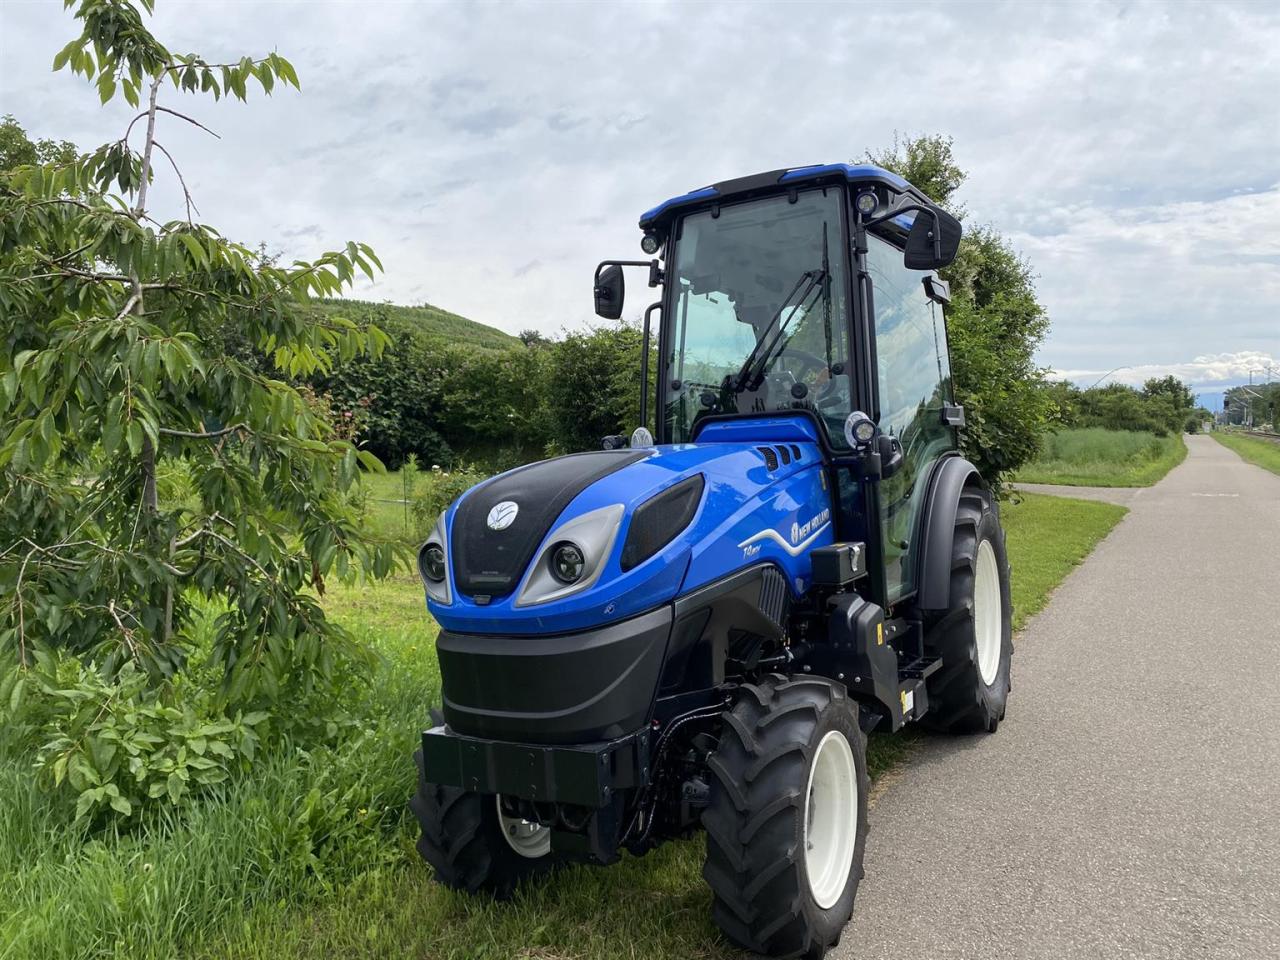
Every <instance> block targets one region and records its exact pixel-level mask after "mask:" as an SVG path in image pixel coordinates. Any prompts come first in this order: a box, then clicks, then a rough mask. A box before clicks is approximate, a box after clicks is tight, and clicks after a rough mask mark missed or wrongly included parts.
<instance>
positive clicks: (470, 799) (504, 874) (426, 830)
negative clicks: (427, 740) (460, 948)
mask: <svg viewBox="0 0 1280 960" xmlns="http://www.w3.org/2000/svg"><path fill="white" fill-rule="evenodd" d="M413 759H414V762H415V763H416V764H417V766H418V789H417V791H416V792H415V793H414V795H413V797H412V799H410V801H409V809H410V810H412V811H413V814H414V816H415V817H416V818H417V820H418V825H419V826H420V827H421V828H422V836H421V837H419V839H418V853H420V854H421V855H422V859H424V860H426V861H427V863H428V864H430V865H431V868H432V869H433V870H434V871H435V875H436V879H437V880H439V881H440V882H441V883H443V884H444V885H445V886H447V887H451V888H453V889H454V890H462V891H465V892H466V893H473V894H474V893H489V894H492V895H494V896H495V897H498V898H499V899H506V898H507V897H510V896H511V894H512V893H513V892H515V888H516V887H517V886H518V885H519V884H520V883H521V882H522V881H524V880H527V879H530V878H533V877H536V876H539V875H540V874H543V873H546V872H547V871H548V870H550V869H551V867H552V866H553V865H554V863H555V858H554V855H553V854H552V853H551V842H550V841H551V836H550V830H549V829H548V828H546V827H535V826H533V825H531V824H528V823H525V822H524V821H522V820H519V819H517V818H515V817H511V816H507V815H506V814H504V813H503V811H502V806H501V799H500V798H499V797H497V796H495V795H494V794H491V793H469V792H468V791H466V790H462V789H460V788H458V787H446V786H443V785H442V784H438V783H428V782H427V778H426V776H425V775H424V773H423V768H422V751H421V750H418V751H415V752H414V755H413Z"/></svg>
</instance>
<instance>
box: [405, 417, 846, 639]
mask: <svg viewBox="0 0 1280 960" xmlns="http://www.w3.org/2000/svg"><path fill="white" fill-rule="evenodd" d="M797 441H800V442H785V443H782V442H771V443H767V444H766V443H761V442H743V441H739V440H737V439H736V438H735V439H732V440H729V439H726V440H718V441H715V442H699V443H691V444H678V445H663V446H657V447H649V448H644V449H639V450H618V451H598V452H593V453H586V454H575V455H571V456H567V457H558V458H555V459H552V460H546V461H542V462H540V463H535V464H530V465H529V466H526V467H520V468H518V469H516V470H512V471H509V472H508V473H504V474H500V475H499V476H497V477H494V478H492V479H490V480H487V481H485V482H484V483H482V484H479V485H477V486H475V487H473V488H472V489H471V490H469V491H468V492H467V493H465V494H464V495H463V496H462V497H461V498H460V499H459V500H458V501H457V502H456V503H455V504H454V505H453V506H452V507H450V508H449V510H448V511H447V512H446V515H445V520H444V524H445V529H444V541H445V543H446V544H447V549H446V567H447V576H448V578H449V584H448V586H449V595H450V602H449V603H441V602H437V601H436V600H435V599H429V600H428V606H429V608H430V611H431V613H432V615H433V616H434V617H435V618H436V620H437V621H438V622H439V623H440V624H441V625H442V626H444V627H445V628H446V629H449V630H453V631H460V632H468V633H491V634H513V633H540V632H553V631H554V632H559V633H564V632H566V631H571V630H576V629H586V628H589V627H595V626H599V625H601V624H604V623H609V622H612V621H616V620H620V619H623V618H625V617H629V616H633V615H635V614H637V613H641V612H643V611H645V610H650V609H653V608H654V607H656V606H659V605H661V604H662V603H665V602H668V601H670V600H672V599H674V598H675V597H677V596H679V595H680V594H681V593H683V592H686V591H688V590H691V589H695V588H696V587H698V586H701V585H704V584H706V583H709V582H711V581H712V580H716V579H719V578H720V577H722V576H725V575H726V574H729V573H732V572H733V571H734V570H736V569H738V568H740V567H743V566H748V565H751V564H755V563H759V562H761V561H764V560H769V559H773V560H774V561H775V562H776V563H777V564H778V565H779V567H781V568H782V570H783V572H784V573H785V574H787V578H788V582H789V583H790V584H791V586H792V589H793V591H795V592H803V590H804V589H805V586H806V582H807V578H808V575H809V567H808V561H807V551H808V550H809V549H810V548H811V547H813V546H821V545H823V544H824V543H830V542H831V540H832V536H831V522H830V520H831V510H830V496H829V494H828V493H827V489H826V487H827V485H826V480H825V475H824V473H823V468H822V457H821V454H820V452H819V449H818V446H817V444H816V443H814V442H812V441H811V440H809V439H808V438H801V437H797ZM695 477H696V478H700V479H701V484H700V487H701V496H700V498H699V499H698V500H697V502H696V503H689V504H687V506H688V507H689V508H690V512H691V516H690V517H689V519H688V522H687V523H686V524H685V526H684V527H683V529H681V530H680V531H679V532H677V533H676V534H675V535H674V537H673V538H672V539H670V541H669V542H667V543H666V544H665V546H663V547H661V549H658V550H657V552H656V553H653V555H652V556H648V557H647V559H644V560H642V561H641V562H639V563H629V562H627V559H624V556H623V553H624V548H625V546H626V544H627V542H628V537H629V536H631V535H632V533H633V529H632V528H633V526H636V527H637V529H636V530H635V531H634V532H635V533H636V535H637V536H640V535H641V534H642V532H643V531H641V530H640V529H639V525H638V524H637V523H633V521H637V520H639V523H640V524H644V523H652V522H653V519H654V515H655V514H658V515H662V514H664V508H665V506H666V501H663V502H661V503H659V504H655V507H656V508H657V509H656V510H655V509H650V510H649V511H642V513H641V517H640V518H637V511H638V510H639V509H640V508H641V507H642V506H644V504H646V503H648V502H649V501H650V500H651V499H653V498H654V497H658V496H660V495H662V494H663V493H664V492H665V491H668V490H670V488H672V487H675V486H676V485H678V484H682V483H684V482H685V481H689V480H690V479H691V478H695ZM698 486H699V485H698V484H696V483H694V484H689V485H687V486H686V488H685V489H687V490H688V489H696V488H697V487H698ZM673 492H674V491H673ZM665 514H666V516H667V519H668V522H670V511H665ZM588 515H592V516H591V517H588ZM687 515H688V514H686V513H682V514H681V519H683V517H684V516H687ZM584 517H585V518H587V520H585V521H583V520H582V518H584ZM598 518H603V519H602V520H601V519H598ZM575 521H579V524H578V527H576V528H575V527H566V525H569V524H573V523H574V522H575ZM584 522H585V523H588V524H592V523H594V524H596V525H597V526H599V525H600V524H605V523H607V525H608V529H607V530H606V531H605V532H606V533H608V534H609V536H608V537H607V538H606V537H605V536H604V534H600V535H599V538H598V539H599V543H598V544H597V547H598V552H599V557H600V560H599V562H598V564H596V565H595V567H594V569H593V570H592V575H591V576H590V577H584V578H583V582H587V585H586V586H583V587H579V588H577V589H576V590H570V591H567V592H565V591H561V593H560V594H559V595H556V596H553V597H551V598H550V599H546V600H544V601H540V602H529V596H530V594H531V590H530V589H528V588H530V587H531V583H530V582H531V579H533V578H536V577H539V576H541V577H542V578H543V579H544V580H545V579H546V575H547V574H546V569H545V568H546V567H547V566H548V562H549V561H548V557H549V552H550V551H549V548H550V547H551V546H552V545H554V544H557V543H559V542H562V541H563V540H564V539H565V538H566V536H568V537H570V539H572V535H571V534H572V531H574V530H575V529H579V528H581V526H582V524H583V523H584ZM566 529H567V530H569V531H570V534H566V533H565V531H566ZM606 539H607V543H606V542H605V540H606ZM575 542H576V540H575ZM635 555H636V554H635V551H634V548H633V551H632V553H631V554H630V557H629V558H628V559H631V560H634V557H635ZM588 581H589V582H588ZM532 586H533V587H537V586H538V584H537V583H534V584H532Z"/></svg>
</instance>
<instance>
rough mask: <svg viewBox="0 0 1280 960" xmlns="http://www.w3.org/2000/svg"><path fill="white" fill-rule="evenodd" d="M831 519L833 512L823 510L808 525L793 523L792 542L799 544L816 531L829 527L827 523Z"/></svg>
mask: <svg viewBox="0 0 1280 960" xmlns="http://www.w3.org/2000/svg"><path fill="white" fill-rule="evenodd" d="M830 519H831V511H830V510H823V511H822V512H821V513H819V514H818V515H817V516H816V517H814V518H813V519H812V520H810V521H809V522H808V523H805V524H800V523H793V524H792V525H791V542H792V544H797V543H799V542H800V541H801V540H803V539H804V538H805V537H807V536H808V535H809V534H810V533H812V532H813V531H814V530H820V529H821V528H822V527H825V526H826V525H827V521H828V520H830Z"/></svg>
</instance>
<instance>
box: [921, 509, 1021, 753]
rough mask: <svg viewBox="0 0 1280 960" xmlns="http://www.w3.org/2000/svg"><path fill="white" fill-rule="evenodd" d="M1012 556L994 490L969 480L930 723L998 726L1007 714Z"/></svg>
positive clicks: (935, 647)
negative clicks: (1008, 548) (1006, 546)
mask: <svg viewBox="0 0 1280 960" xmlns="http://www.w3.org/2000/svg"><path fill="white" fill-rule="evenodd" d="M1011 613H1012V604H1011V602H1010V599H1009V561H1008V558H1007V556H1006V554H1005V540H1004V531H1003V530H1001V528H1000V517H999V514H997V512H996V508H995V506H994V504H993V501H992V499H991V494H990V493H989V492H987V491H986V490H983V489H980V488H978V487H965V489H964V490H963V491H962V492H961V494H960V503H959V505H958V506H957V507H956V528H955V536H954V539H953V542H952V548H951V609H950V610H949V611H948V612H947V613H946V614H945V615H944V616H943V617H942V618H941V619H939V620H938V621H937V622H936V623H935V624H934V625H933V627H932V628H931V630H930V632H929V636H928V638H927V639H926V641H925V649H926V652H927V653H928V654H930V655H931V656H935V657H940V658H941V659H942V666H941V667H940V668H939V669H938V671H937V672H936V673H935V674H934V675H933V676H931V677H930V678H929V680H928V692H929V710H928V712H927V713H926V714H925V715H924V717H923V718H921V722H922V723H924V725H925V726H927V727H930V728H932V729H934V730H940V731H943V732H946V733H975V732H980V731H987V732H989V733H994V732H995V730H996V727H997V726H998V725H999V723H1000V721H1001V720H1003V719H1004V712H1005V706H1006V703H1007V702H1008V698H1009V686H1010V684H1009V673H1010V658H1011V657H1012V656H1013V631H1012V627H1011Z"/></svg>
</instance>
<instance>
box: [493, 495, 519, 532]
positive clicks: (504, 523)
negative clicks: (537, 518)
mask: <svg viewBox="0 0 1280 960" xmlns="http://www.w3.org/2000/svg"><path fill="white" fill-rule="evenodd" d="M519 512H520V504H518V503H516V502H515V501H514V500H503V501H502V502H501V503H495V504H494V505H493V509H492V510H490V511H489V519H488V520H486V521H485V522H486V523H487V524H488V525H489V529H490V530H505V529H507V527H509V526H511V524H513V523H515V522H516V514H517V513H519Z"/></svg>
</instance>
